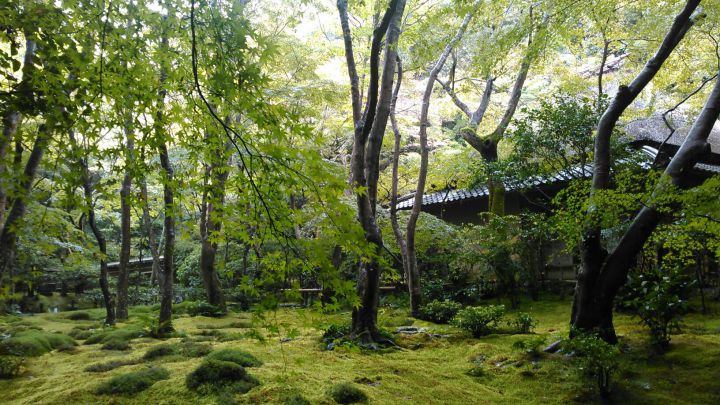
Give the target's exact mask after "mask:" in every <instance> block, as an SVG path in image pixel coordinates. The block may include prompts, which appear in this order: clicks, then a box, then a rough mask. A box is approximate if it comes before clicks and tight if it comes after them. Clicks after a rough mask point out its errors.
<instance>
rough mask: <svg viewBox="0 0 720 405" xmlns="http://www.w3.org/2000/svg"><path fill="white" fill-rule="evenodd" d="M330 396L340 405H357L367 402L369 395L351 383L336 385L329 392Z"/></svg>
mask: <svg viewBox="0 0 720 405" xmlns="http://www.w3.org/2000/svg"><path fill="white" fill-rule="evenodd" d="M327 394H328V396H329V397H330V398H332V399H333V400H334V401H335V402H337V403H338V404H356V403H360V402H367V399H368V398H367V395H366V394H365V393H364V392H363V391H362V390H361V389H360V388H358V387H356V386H354V385H353V384H351V383H340V384H335V385H333V386H332V387H330V389H328V392H327Z"/></svg>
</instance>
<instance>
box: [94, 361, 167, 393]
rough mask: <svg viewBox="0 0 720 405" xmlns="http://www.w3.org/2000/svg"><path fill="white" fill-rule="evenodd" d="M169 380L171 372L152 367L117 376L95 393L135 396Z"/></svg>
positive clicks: (103, 384)
mask: <svg viewBox="0 0 720 405" xmlns="http://www.w3.org/2000/svg"><path fill="white" fill-rule="evenodd" d="M168 378H170V372H168V371H167V370H165V369H164V368H160V367H150V368H148V369H145V370H139V371H132V372H129V373H126V374H120V375H118V376H115V377H113V378H111V379H109V380H108V381H105V382H104V383H102V384H101V385H100V386H99V387H98V388H97V390H95V392H96V393H97V394H100V395H133V394H137V393H138V392H140V391H144V390H146V389H148V388H150V386H152V385H153V384H155V383H156V382H158V381H160V380H167V379H168Z"/></svg>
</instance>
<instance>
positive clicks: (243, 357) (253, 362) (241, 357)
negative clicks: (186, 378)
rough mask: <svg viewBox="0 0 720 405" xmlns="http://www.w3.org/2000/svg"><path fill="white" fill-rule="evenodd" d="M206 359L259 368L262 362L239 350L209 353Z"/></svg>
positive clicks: (222, 350)
mask: <svg viewBox="0 0 720 405" xmlns="http://www.w3.org/2000/svg"><path fill="white" fill-rule="evenodd" d="M207 358H208V359H212V360H222V361H229V362H233V363H235V364H239V365H241V366H243V367H260V366H262V365H263V362H262V361H260V360H259V359H258V358H256V357H255V356H253V355H252V354H250V353H248V352H246V351H244V350H239V349H221V350H216V351H214V352H212V353H210V354H209V355H208V356H207Z"/></svg>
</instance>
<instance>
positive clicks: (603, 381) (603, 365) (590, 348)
mask: <svg viewBox="0 0 720 405" xmlns="http://www.w3.org/2000/svg"><path fill="white" fill-rule="evenodd" d="M562 348H563V351H565V352H569V353H572V354H574V357H573V359H574V362H575V365H576V367H577V371H578V373H579V374H580V375H581V376H583V377H585V378H591V379H592V378H594V379H595V381H596V382H597V387H598V389H599V390H600V395H601V396H602V397H603V398H608V397H609V396H610V388H611V385H610V383H611V378H612V375H613V374H615V373H616V372H617V371H618V367H619V362H618V357H619V355H620V350H619V349H618V348H617V346H615V345H612V344H610V343H607V342H605V341H604V340H602V339H601V338H599V337H598V336H597V335H594V334H578V335H577V336H575V337H573V338H572V339H569V340H567V341H565V342H563V346H562Z"/></svg>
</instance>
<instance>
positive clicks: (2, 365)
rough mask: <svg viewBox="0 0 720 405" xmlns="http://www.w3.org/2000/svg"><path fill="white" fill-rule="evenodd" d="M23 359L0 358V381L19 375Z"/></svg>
mask: <svg viewBox="0 0 720 405" xmlns="http://www.w3.org/2000/svg"><path fill="white" fill-rule="evenodd" d="M24 363H25V359H24V358H23V357H18V356H0V379H9V378H15V377H17V376H18V375H20V369H22V366H23V364H24Z"/></svg>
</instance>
